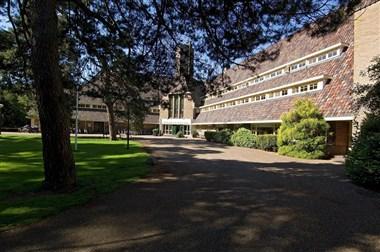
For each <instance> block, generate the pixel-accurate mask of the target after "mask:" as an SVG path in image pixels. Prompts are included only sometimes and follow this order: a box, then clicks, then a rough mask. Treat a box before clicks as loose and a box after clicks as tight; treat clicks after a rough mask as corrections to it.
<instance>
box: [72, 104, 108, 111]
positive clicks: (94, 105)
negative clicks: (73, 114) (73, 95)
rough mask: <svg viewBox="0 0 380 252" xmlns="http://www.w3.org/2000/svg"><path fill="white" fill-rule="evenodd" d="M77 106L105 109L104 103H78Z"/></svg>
mask: <svg viewBox="0 0 380 252" xmlns="http://www.w3.org/2000/svg"><path fill="white" fill-rule="evenodd" d="M78 107H79V108H92V109H102V110H105V109H107V107H106V106H105V105H96V104H93V105H91V104H83V103H79V104H78Z"/></svg>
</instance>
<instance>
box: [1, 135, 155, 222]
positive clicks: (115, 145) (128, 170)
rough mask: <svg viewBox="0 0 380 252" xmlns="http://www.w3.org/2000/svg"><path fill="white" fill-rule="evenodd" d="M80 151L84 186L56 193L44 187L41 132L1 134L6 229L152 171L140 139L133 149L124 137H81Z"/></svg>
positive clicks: (80, 177)
mask: <svg viewBox="0 0 380 252" xmlns="http://www.w3.org/2000/svg"><path fill="white" fill-rule="evenodd" d="M78 143H79V151H77V152H75V160H76V167H77V175H78V189H77V190H76V191H75V192H73V193H68V194H54V193H48V192H42V191H40V187H41V183H42V181H43V166H42V153H41V139H40V138H39V137H36V136H4V135H1V136H0V229H4V228H8V227H10V226H13V225H16V224H21V223H30V222H33V221H35V220H38V219H41V218H43V217H45V216H49V215H52V214H56V213H58V212H60V211H62V210H63V209H66V208H68V207H70V206H73V205H78V204H81V203H84V202H86V201H88V200H89V199H91V198H93V197H95V196H96V195H99V194H102V193H106V192H110V191H112V190H115V189H116V188H117V187H118V186H120V184H122V183H126V182H133V181H135V180H136V179H137V178H139V177H141V176H144V175H145V174H146V173H147V172H148V167H147V165H146V162H145V161H146V159H147V157H148V154H147V153H146V152H144V151H143V150H142V148H141V146H140V145H139V143H137V142H131V144H130V149H129V150H127V149H126V148H125V143H124V142H122V141H115V142H110V141H108V140H107V139H79V142H78Z"/></svg>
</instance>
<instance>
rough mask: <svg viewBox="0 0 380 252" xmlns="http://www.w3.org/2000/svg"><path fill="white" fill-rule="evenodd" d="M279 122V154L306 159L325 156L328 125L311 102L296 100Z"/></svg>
mask: <svg viewBox="0 0 380 252" xmlns="http://www.w3.org/2000/svg"><path fill="white" fill-rule="evenodd" d="M281 120H282V122H281V126H280V128H279V129H278V138H277V145H278V147H279V149H278V152H279V153H280V154H282V155H287V156H292V157H298V158H308V159H316V158H323V157H325V156H326V141H327V132H328V129H329V125H328V124H327V122H326V121H325V120H324V119H323V116H322V114H321V113H320V112H319V110H318V107H317V106H316V105H315V104H314V103H313V102H311V101H310V100H307V99H304V100H297V101H296V103H295V105H294V108H293V109H292V110H291V111H289V112H288V113H284V114H283V115H282V116H281Z"/></svg>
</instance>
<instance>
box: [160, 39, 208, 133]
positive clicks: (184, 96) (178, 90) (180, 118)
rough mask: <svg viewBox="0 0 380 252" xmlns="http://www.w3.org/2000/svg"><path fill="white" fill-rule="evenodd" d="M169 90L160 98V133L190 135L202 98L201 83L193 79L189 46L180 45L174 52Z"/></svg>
mask: <svg viewBox="0 0 380 252" xmlns="http://www.w3.org/2000/svg"><path fill="white" fill-rule="evenodd" d="M170 89H171V90H170V92H169V95H164V96H162V97H161V105H160V120H159V121H160V131H161V132H162V133H163V134H166V135H169V134H170V135H175V134H177V133H178V132H179V131H181V132H183V133H184V135H191V131H192V124H193V122H194V120H195V119H196V117H197V116H198V114H199V107H200V106H201V105H202V104H203V96H204V86H203V83H202V82H199V81H196V80H194V79H193V49H192V47H191V45H181V46H179V47H178V48H177V50H176V72H175V76H174V84H173V86H172V87H171V88H170Z"/></svg>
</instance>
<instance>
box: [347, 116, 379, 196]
mask: <svg viewBox="0 0 380 252" xmlns="http://www.w3.org/2000/svg"><path fill="white" fill-rule="evenodd" d="M346 173H347V175H348V176H349V177H350V178H351V179H352V181H353V182H354V183H357V184H360V185H363V186H366V187H369V188H373V189H380V117H379V116H377V117H376V116H373V115H369V116H368V117H367V119H365V120H364V121H363V124H362V126H361V129H360V134H359V135H358V137H357V138H356V139H355V140H354V143H353V147H352V150H351V151H349V153H348V155H347V158H346Z"/></svg>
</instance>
